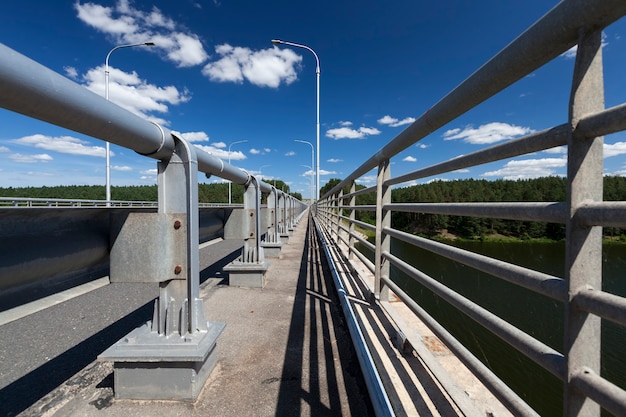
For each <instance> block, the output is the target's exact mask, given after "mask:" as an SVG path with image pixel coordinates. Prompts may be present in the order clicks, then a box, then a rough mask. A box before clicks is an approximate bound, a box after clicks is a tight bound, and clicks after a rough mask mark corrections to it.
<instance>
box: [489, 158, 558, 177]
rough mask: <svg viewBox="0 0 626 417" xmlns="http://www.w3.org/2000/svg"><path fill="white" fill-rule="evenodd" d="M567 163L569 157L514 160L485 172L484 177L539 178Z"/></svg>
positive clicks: (552, 172) (551, 173)
mask: <svg viewBox="0 0 626 417" xmlns="http://www.w3.org/2000/svg"><path fill="white" fill-rule="evenodd" d="M566 165H567V157H563V158H543V159H525V160H513V161H510V162H507V163H506V164H505V165H504V167H503V168H502V169H499V170H496V171H489V172H485V173H484V174H483V175H482V176H483V177H502V178H504V179H506V180H519V179H524V178H538V177H547V176H551V175H555V173H556V170H555V169H556V168H563V167H564V166H566Z"/></svg>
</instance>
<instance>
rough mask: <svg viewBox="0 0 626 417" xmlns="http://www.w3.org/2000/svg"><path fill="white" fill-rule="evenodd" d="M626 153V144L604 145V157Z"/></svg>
mask: <svg viewBox="0 0 626 417" xmlns="http://www.w3.org/2000/svg"><path fill="white" fill-rule="evenodd" d="M625 153H626V142H616V143H614V144H612V145H610V144H606V143H605V144H604V157H605V158H610V157H611V156H617V155H623V154H625Z"/></svg>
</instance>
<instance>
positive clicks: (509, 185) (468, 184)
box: [0, 176, 626, 241]
mask: <svg viewBox="0 0 626 417" xmlns="http://www.w3.org/2000/svg"><path fill="white" fill-rule="evenodd" d="M266 182H269V181H268V180H266ZM340 182H341V180H340V179H337V178H333V179H331V180H330V181H328V183H326V185H324V187H322V188H321V190H320V195H324V194H325V193H326V192H328V191H330V189H332V188H333V187H334V186H335V185H337V184H339V183H340ZM271 183H272V185H274V180H271ZM275 186H276V188H278V189H281V190H284V191H285V192H287V193H289V191H290V190H289V185H287V184H285V183H284V182H283V181H281V180H276V185H275ZM356 188H357V190H358V189H363V188H365V186H364V185H357V186H356ZM348 192H349V190H348V189H345V190H344V194H347V193H348ZM603 193H604V200H605V201H626V177H616V176H610V177H605V178H604V189H603ZM290 194H291V195H293V196H294V197H295V198H298V199H300V200H302V195H301V194H299V193H290ZM104 195H105V190H104V186H96V185H92V186H78V185H77V186H58V187H28V188H12V187H9V188H0V197H24V198H62V199H84V200H103V199H104ZM198 195H199V201H200V202H201V203H227V202H228V184H225V183H222V184H199V185H198ZM265 198H266V196H265V195H264V196H263V201H265ZM391 198H392V202H394V203H403V202H420V203H450V202H507V201H537V202H564V201H565V198H566V180H565V178H561V177H544V178H536V179H528V180H518V181H512V180H496V181H487V180H476V179H466V180H456V181H434V182H431V183H428V184H420V185H414V186H410V187H403V188H395V189H393V190H392V192H391ZM111 199H112V200H119V201H156V200H157V187H156V185H145V186H127V187H112V188H111ZM232 202H233V203H235V204H240V203H243V186H241V185H238V184H232ZM356 203H357V205H372V204H376V196H375V193H369V194H364V195H359V196H357V198H356ZM357 219H359V220H361V221H364V222H367V223H370V224H375V213H374V212H373V211H360V212H357ZM392 224H393V227H395V228H397V229H400V230H404V231H407V232H410V233H415V234H420V235H423V236H431V237H433V236H442V235H446V236H455V237H459V238H464V239H484V238H489V237H494V236H495V237H505V238H516V239H551V240H561V239H563V238H564V237H565V225H562V224H554V223H540V222H523V221H516V220H500V219H493V218H473V217H464V216H446V215H439V214H421V213H393V215H392ZM604 235H605V236H606V237H608V238H613V239H616V238H619V239H621V240H623V241H626V230H624V229H617V228H610V227H607V228H604Z"/></svg>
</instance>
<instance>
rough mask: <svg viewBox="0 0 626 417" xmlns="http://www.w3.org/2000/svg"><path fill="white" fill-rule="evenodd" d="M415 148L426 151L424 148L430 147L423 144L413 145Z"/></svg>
mask: <svg viewBox="0 0 626 417" xmlns="http://www.w3.org/2000/svg"><path fill="white" fill-rule="evenodd" d="M415 146H417V147H418V148H420V149H426V148H428V147H430V145H425V144H423V143H418V144H417V145H415Z"/></svg>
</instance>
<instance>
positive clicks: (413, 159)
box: [403, 155, 417, 162]
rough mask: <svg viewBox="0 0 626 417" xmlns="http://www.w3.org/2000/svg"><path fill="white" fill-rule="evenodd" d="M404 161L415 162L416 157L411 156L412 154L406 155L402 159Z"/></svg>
mask: <svg viewBox="0 0 626 417" xmlns="http://www.w3.org/2000/svg"><path fill="white" fill-rule="evenodd" d="M403 161H404V162H416V161H417V158H415V157H412V156H410V155H409V156H407V157H406V158H404V159H403Z"/></svg>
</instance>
